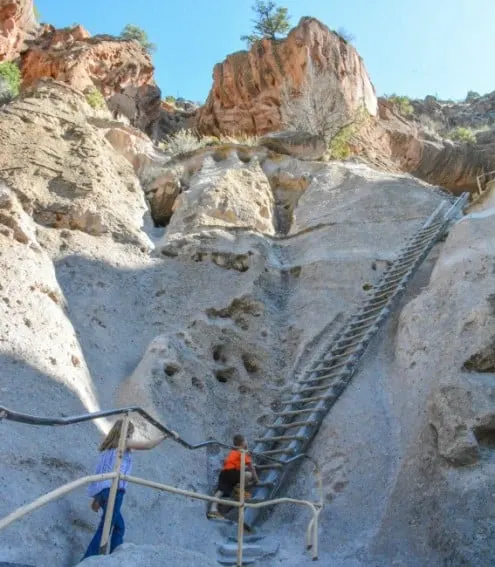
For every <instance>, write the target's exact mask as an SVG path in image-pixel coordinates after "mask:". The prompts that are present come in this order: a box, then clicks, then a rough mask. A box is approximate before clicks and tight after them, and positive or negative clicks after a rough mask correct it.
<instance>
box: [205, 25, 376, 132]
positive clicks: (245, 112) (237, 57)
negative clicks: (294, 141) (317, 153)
mask: <svg viewBox="0 0 495 567" xmlns="http://www.w3.org/2000/svg"><path fill="white" fill-rule="evenodd" d="M308 54H309V56H310V57H311V58H312V60H313V61H315V62H316V64H317V65H318V66H319V67H320V68H322V69H329V70H331V71H333V72H334V73H335V75H336V80H338V82H339V84H340V88H341V89H342V91H343V93H344V99H345V103H346V104H347V105H348V108H349V110H356V109H357V108H358V107H360V106H362V105H364V106H365V108H366V110H367V111H368V112H369V113H370V114H371V115H375V114H376V111H377V102H376V96H375V90H374V88H373V85H372V84H371V81H370V79H369V77H368V73H367V71H366V68H365V66H364V63H363V61H362V59H361V58H360V57H359V55H358V53H357V51H356V50H355V49H354V47H352V46H351V45H350V44H348V43H347V42H346V41H344V40H343V39H342V38H340V37H339V36H338V35H337V34H335V33H333V32H331V31H330V30H329V29H328V28H327V26H325V25H324V24H322V23H321V22H319V21H318V20H315V19H314V18H302V19H301V21H300V22H299V24H298V26H297V27H295V28H294V29H293V30H292V31H291V32H290V33H289V35H288V36H287V38H286V39H283V40H277V41H270V40H262V41H260V42H257V43H256V44H254V45H253V46H252V47H251V49H250V50H249V52H246V51H241V52H239V53H234V54H233V55H229V56H228V57H227V59H226V60H225V61H224V62H223V63H219V64H218V65H216V66H215V69H214V71H213V87H212V90H211V91H210V94H209V96H208V99H207V101H206V103H205V105H204V106H203V107H202V108H201V109H200V111H199V114H198V119H197V127H198V129H199V130H200V131H201V132H203V133H205V134H213V135H218V134H219V133H223V134H234V135H235V134H238V133H246V134H264V133H266V132H272V131H275V130H279V129H281V116H280V91H281V87H282V86H283V85H284V83H285V82H286V81H289V82H290V83H291V84H292V85H293V86H294V87H296V88H297V86H299V85H300V84H301V82H302V81H303V80H304V76H305V69H306V66H307V62H308Z"/></svg>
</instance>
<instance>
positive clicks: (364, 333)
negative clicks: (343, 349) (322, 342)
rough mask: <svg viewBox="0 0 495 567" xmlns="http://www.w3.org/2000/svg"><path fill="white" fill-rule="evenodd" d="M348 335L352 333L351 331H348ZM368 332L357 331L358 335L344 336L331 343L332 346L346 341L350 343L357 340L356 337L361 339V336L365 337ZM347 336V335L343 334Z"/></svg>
mask: <svg viewBox="0 0 495 567" xmlns="http://www.w3.org/2000/svg"><path fill="white" fill-rule="evenodd" d="M348 332H349V333H351V332H352V329H351V330H350V331H348ZM367 332H368V331H359V333H354V334H351V335H350V336H349V337H346V336H344V338H342V339H339V340H338V341H337V342H335V343H333V344H334V345H338V344H340V343H344V342H346V341H352V340H353V339H355V338H357V337H362V336H363V335H366V333H367ZM345 334H347V333H345Z"/></svg>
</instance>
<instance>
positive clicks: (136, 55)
mask: <svg viewBox="0 0 495 567" xmlns="http://www.w3.org/2000/svg"><path fill="white" fill-rule="evenodd" d="M21 71H22V78H23V86H24V87H29V86H31V85H34V84H35V83H36V82H37V81H38V79H40V78H43V77H49V78H53V79H57V80H59V81H62V82H64V83H67V84H69V85H71V86H72V87H74V88H76V89H78V90H81V91H84V90H87V89H91V88H95V87H96V88H98V89H99V90H100V91H101V92H102V94H103V95H104V96H105V97H107V98H108V97H111V96H112V95H115V94H116V93H121V92H122V91H124V92H125V89H126V88H129V89H131V90H132V89H135V91H133V93H132V94H133V97H134V98H142V99H143V102H142V103H140V105H141V106H140V105H137V106H138V110H139V111H140V112H141V113H142V111H143V110H146V109H148V106H149V105H151V106H152V107H153V105H155V106H156V109H155V110H158V109H159V102H158V104H157V102H156V96H157V95H156V87H155V86H154V84H153V65H152V63H151V58H150V56H149V55H148V54H147V53H146V51H145V50H144V49H143V48H142V47H141V45H140V44H139V43H138V42H137V41H125V40H120V39H116V38H115V37H112V36H106V35H100V36H94V37H90V36H89V33H88V32H87V31H86V30H85V29H84V28H83V27H82V26H75V27H72V28H65V29H62V30H57V29H55V28H54V27H51V26H50V27H47V28H46V30H45V32H44V34H43V35H41V36H40V37H39V38H38V39H37V40H36V41H35V42H32V43H31V44H30V46H29V49H27V50H26V51H24V52H23V53H22V58H21ZM141 87H143V88H142V90H141V91H140V90H139V89H140V88H141ZM149 90H151V91H152V96H151V100H152V102H151V103H150V102H149V100H150V96H149V92H148V91H149ZM143 91H144V92H143ZM148 110H149V109H148ZM153 118H155V116H153ZM137 119H140V120H142V118H141V116H140V114H138V116H137Z"/></svg>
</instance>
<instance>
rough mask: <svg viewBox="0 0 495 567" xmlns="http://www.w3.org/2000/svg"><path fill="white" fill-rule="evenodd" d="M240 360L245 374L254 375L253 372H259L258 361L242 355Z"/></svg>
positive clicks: (247, 355)
mask: <svg viewBox="0 0 495 567" xmlns="http://www.w3.org/2000/svg"><path fill="white" fill-rule="evenodd" d="M241 358H242V363H243V364H244V368H245V369H246V371H247V372H249V374H254V373H255V372H258V370H259V366H258V361H257V360H256V359H255V358H254V356H252V355H250V354H246V353H244V354H243V355H242V357H241Z"/></svg>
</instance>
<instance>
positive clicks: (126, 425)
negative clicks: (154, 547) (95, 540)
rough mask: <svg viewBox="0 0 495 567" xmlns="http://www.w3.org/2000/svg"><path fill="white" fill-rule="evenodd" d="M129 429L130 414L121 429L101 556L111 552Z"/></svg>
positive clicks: (125, 417) (125, 416)
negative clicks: (111, 539) (114, 516)
mask: <svg viewBox="0 0 495 567" xmlns="http://www.w3.org/2000/svg"><path fill="white" fill-rule="evenodd" d="M128 429H129V413H126V414H125V415H124V419H123V420H122V427H121V429H120V437H119V444H118V447H117V455H116V456H115V466H114V471H115V472H116V473H117V474H116V476H115V478H114V479H113V481H112V486H111V487H110V493H109V495H108V503H107V510H106V513H105V522H104V524H103V533H102V534H101V542H100V555H108V554H109V552H110V529H111V527H112V518H113V511H114V508H115V498H116V496H117V490H118V488H119V483H120V465H121V463H122V458H123V456H124V451H125V447H126V441H127V430H128Z"/></svg>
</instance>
